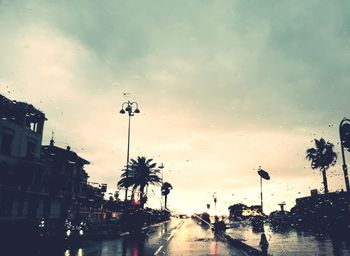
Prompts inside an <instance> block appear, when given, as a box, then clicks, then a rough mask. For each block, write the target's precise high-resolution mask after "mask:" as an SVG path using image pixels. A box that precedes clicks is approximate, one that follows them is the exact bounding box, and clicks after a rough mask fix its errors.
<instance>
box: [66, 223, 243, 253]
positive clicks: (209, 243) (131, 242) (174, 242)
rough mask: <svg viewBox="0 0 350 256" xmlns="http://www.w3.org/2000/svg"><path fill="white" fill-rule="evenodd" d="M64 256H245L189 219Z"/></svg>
mask: <svg viewBox="0 0 350 256" xmlns="http://www.w3.org/2000/svg"><path fill="white" fill-rule="evenodd" d="M63 255H65V256H73V255H74V256H75V255H76V256H93V255H99V256H110V255H123V256H129V255H130V256H138V255H155V256H157V255H176V256H180V255H213V256H214V255H247V254H245V253H243V252H241V251H239V250H236V249H235V248H232V247H231V246H230V245H228V244H226V243H224V242H221V241H218V240H216V239H215V237H214V235H213V233H212V232H211V231H210V230H209V229H207V228H203V227H201V226H199V225H198V224H197V223H195V222H194V221H193V220H191V219H185V220H181V219H172V220H171V221H169V222H167V223H163V224H160V225H156V226H153V227H150V228H146V229H144V230H143V233H142V235H138V236H135V235H130V234H124V235H123V236H122V237H120V238H118V239H113V240H107V241H106V240H105V241H86V242H84V243H83V244H82V245H81V246H80V248H72V249H68V250H66V251H65V252H64V254H63Z"/></svg>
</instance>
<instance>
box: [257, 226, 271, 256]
mask: <svg viewBox="0 0 350 256" xmlns="http://www.w3.org/2000/svg"><path fill="white" fill-rule="evenodd" d="M259 246H260V248H261V251H262V253H263V255H267V251H268V249H269V242H268V241H267V239H266V235H265V232H262V233H261V237H260V243H259Z"/></svg>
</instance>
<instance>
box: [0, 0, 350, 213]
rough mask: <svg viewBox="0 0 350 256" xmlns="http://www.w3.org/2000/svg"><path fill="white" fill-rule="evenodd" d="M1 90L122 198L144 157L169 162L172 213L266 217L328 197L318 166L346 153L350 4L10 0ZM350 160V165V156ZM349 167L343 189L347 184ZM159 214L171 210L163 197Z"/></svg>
mask: <svg viewBox="0 0 350 256" xmlns="http://www.w3.org/2000/svg"><path fill="white" fill-rule="evenodd" d="M0 33H1V37H0V54H1V55H0V56H1V57H0V93H1V94H4V95H5V96H7V97H9V98H11V99H16V100H22V101H27V102H30V103H32V104H33V105H35V106H36V107H37V108H39V109H40V110H42V111H43V112H45V114H46V116H47V118H48V121H47V122H46V125H45V134H44V143H45V144H46V143H48V141H49V140H50V136H51V132H52V131H54V132H55V140H56V145H58V146H62V147H66V146H67V145H70V146H71V147H72V150H74V151H76V152H77V153H79V154H80V155H81V156H82V157H84V158H86V159H88V160H89V161H91V165H90V166H88V167H87V168H86V170H87V171H88V172H89V175H90V181H97V182H106V183H108V185H109V188H110V189H111V190H113V189H115V184H116V182H117V181H118V179H119V176H120V174H121V169H122V168H123V166H124V165H125V160H126V145H127V144H126V143H127V116H126V115H121V114H119V110H120V106H121V104H122V103H123V102H124V101H127V100H133V101H137V102H138V103H139V107H140V110H141V114H138V115H137V116H135V117H133V118H132V127H131V129H132V134H131V135H132V137H131V157H136V156H138V155H144V156H147V157H150V158H154V160H155V161H156V162H158V163H163V164H164V166H165V168H164V177H165V179H166V180H167V181H169V182H171V183H172V184H173V186H174V190H173V191H172V193H171V195H170V197H169V206H170V207H171V208H172V209H178V210H182V211H186V212H189V211H197V212H199V211H202V210H204V209H205V205H206V204H207V203H211V204H213V203H212V195H213V193H215V192H216V194H217V197H218V206H217V207H218V212H220V213H226V214H227V213H228V211H227V207H228V206H229V205H230V204H233V203H239V202H242V203H245V204H249V205H250V204H258V203H259V202H260V198H259V178H258V175H257V173H256V172H257V168H258V167H259V166H262V167H263V168H264V169H266V170H268V171H269V173H270V175H271V177H272V178H271V180H270V181H268V182H264V191H265V193H264V195H265V199H266V202H265V206H266V211H267V212H269V211H272V210H275V209H277V208H278V205H277V204H278V203H281V202H283V201H285V202H286V203H287V208H288V209H289V208H291V207H292V206H293V205H294V202H295V198H296V197H301V196H307V195H309V190H310V189H313V188H317V189H322V177H321V175H320V173H319V171H313V170H311V168H310V164H309V163H308V162H307V161H306V160H305V150H306V149H307V148H308V147H310V146H312V145H313V142H312V140H313V139H314V138H320V137H324V138H325V139H326V140H329V141H331V142H332V143H334V144H335V149H336V151H337V152H339V150H340V148H339V143H338V141H339V140H338V135H337V129H338V124H339V122H340V120H341V119H342V118H343V117H346V116H347V117H350V72H349V71H350V41H349V39H350V2H349V1H304V0H302V1H243V0H242V1H233V0H232V1H231V0H230V1H211V0H210V1H209V0H203V1H141V0H140V1H63V0H62V1H30V0H26V1H7V0H0ZM348 158H349V159H350V154H349V156H348ZM343 183H344V179H343V176H342V171H341V166H340V160H339V161H338V163H337V165H336V166H335V167H332V168H331V169H330V170H329V186H330V190H331V191H334V190H340V189H341V188H343V187H344V184H343ZM149 197H150V201H149V205H150V206H153V207H159V206H160V203H159V202H160V201H159V200H160V199H159V198H160V196H159V191H158V190H154V194H153V192H152V191H150V195H149Z"/></svg>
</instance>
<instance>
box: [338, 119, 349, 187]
mask: <svg viewBox="0 0 350 256" xmlns="http://www.w3.org/2000/svg"><path fill="white" fill-rule="evenodd" d="M339 136H340V147H341V153H342V158H343V172H344V179H345V186H346V191H347V192H348V193H349V192H350V185H349V176H348V167H347V165H346V162H345V154H344V148H346V149H347V150H348V151H350V120H349V119H346V118H344V119H343V120H342V121H341V122H340V125H339Z"/></svg>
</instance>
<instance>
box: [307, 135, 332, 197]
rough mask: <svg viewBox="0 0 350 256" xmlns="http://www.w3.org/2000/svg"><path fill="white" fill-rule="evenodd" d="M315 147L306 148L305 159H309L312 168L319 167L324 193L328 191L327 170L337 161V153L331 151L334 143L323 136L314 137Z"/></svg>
mask: <svg viewBox="0 0 350 256" xmlns="http://www.w3.org/2000/svg"><path fill="white" fill-rule="evenodd" d="M315 146H316V147H315V148H309V149H308V150H306V159H308V160H310V161H311V168H312V169H320V171H321V172H322V176H323V185H324V193H325V194H327V193H328V183H327V173H326V172H327V170H328V168H329V167H330V166H331V165H332V166H333V165H335V163H336V161H337V153H335V152H334V151H333V148H334V145H333V144H332V143H330V142H326V141H325V140H324V139H323V138H321V139H319V140H316V139H315Z"/></svg>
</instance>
